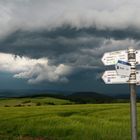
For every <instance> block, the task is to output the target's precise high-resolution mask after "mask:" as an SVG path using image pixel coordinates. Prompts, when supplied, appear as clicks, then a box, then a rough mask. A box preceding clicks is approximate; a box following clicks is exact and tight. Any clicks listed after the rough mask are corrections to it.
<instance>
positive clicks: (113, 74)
mask: <svg viewBox="0 0 140 140" xmlns="http://www.w3.org/2000/svg"><path fill="white" fill-rule="evenodd" d="M102 62H103V63H104V65H116V71H113V70H112V71H105V73H104V74H103V76H102V79H103V80H104V82H105V83H106V84H125V83H128V84H129V85H130V102H131V103H130V112H131V114H130V116H131V137H132V140H137V108H136V84H137V85H138V84H140V71H138V72H136V64H140V50H137V51H135V50H134V49H133V48H129V49H128V50H122V51H116V52H108V53H105V54H104V55H103V57H102Z"/></svg>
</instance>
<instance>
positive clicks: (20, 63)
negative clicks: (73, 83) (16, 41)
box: [0, 53, 72, 84]
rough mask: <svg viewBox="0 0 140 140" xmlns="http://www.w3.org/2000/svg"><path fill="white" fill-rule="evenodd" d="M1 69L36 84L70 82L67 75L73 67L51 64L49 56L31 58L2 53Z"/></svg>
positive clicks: (0, 59)
mask: <svg viewBox="0 0 140 140" xmlns="http://www.w3.org/2000/svg"><path fill="white" fill-rule="evenodd" d="M0 71H5V72H10V73H13V74H14V77H15V78H22V79H27V80H28V83H31V84H35V83H39V82H42V81H49V82H68V79H67V75H69V74H70V73H71V72H72V69H71V68H70V67H69V66H66V65H64V64H59V65H58V66H55V65H50V64H49V60H48V59H47V58H40V59H31V58H28V57H20V56H15V55H12V54H5V53H0Z"/></svg>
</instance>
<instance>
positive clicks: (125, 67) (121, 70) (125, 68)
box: [115, 60, 131, 77]
mask: <svg viewBox="0 0 140 140" xmlns="http://www.w3.org/2000/svg"><path fill="white" fill-rule="evenodd" d="M115 68H116V72H117V74H118V75H122V76H128V77H129V76H130V73H131V64H130V63H128V62H125V61H121V60H118V62H117V64H116V65H115Z"/></svg>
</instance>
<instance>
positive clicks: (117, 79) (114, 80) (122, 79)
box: [102, 70, 129, 84]
mask: <svg viewBox="0 0 140 140" xmlns="http://www.w3.org/2000/svg"><path fill="white" fill-rule="evenodd" d="M102 79H103V80H104V82H105V83H106V84H126V83H128V80H129V77H126V76H121V75H118V74H117V72H116V71H115V70H110V71H105V72H104V74H103V76H102Z"/></svg>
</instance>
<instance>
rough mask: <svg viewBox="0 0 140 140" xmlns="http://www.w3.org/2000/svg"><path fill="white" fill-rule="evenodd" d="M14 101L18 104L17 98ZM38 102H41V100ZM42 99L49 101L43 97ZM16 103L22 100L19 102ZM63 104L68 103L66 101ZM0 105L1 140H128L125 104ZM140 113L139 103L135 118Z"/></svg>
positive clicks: (127, 110)
mask: <svg viewBox="0 0 140 140" xmlns="http://www.w3.org/2000/svg"><path fill="white" fill-rule="evenodd" d="M15 100H16V102H17V100H18V99H15ZM22 100H23V99H22ZM27 100H29V99H24V101H27ZM32 100H35V99H32ZM37 100H38V102H39V101H40V102H41V103H42V101H41V100H40V99H37ZM42 100H43V101H44V100H48V99H47V98H46V99H45V98H44V99H42ZM53 100H55V99H53ZM61 101H62V102H64V101H65V100H59V103H60V104H61V103H62V102H61ZM11 102H12V103H11ZM19 102H20V103H21V102H23V101H21V99H20V101H18V103H19ZM31 102H33V101H31ZM66 102H68V103H69V101H65V103H66ZM5 103H6V104H8V103H11V104H10V105H11V107H4V106H5ZM0 104H1V105H0V106H1V107H0V140H33V139H34V140H130V139H131V138H130V136H131V134H130V117H129V114H130V111H129V104H127V103H126V104H85V105H74V104H73V105H62V104H61V105H58V104H57V105H46V104H45V105H44V104H42V105H41V106H35V105H33V106H21V107H14V106H12V105H13V104H14V101H12V100H9V101H8V100H1V103H0ZM14 105H15V104H14ZM139 112H140V104H138V115H139ZM138 121H139V122H140V117H138ZM139 124H140V123H139ZM139 127H140V125H139ZM139 137H140V129H139Z"/></svg>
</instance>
